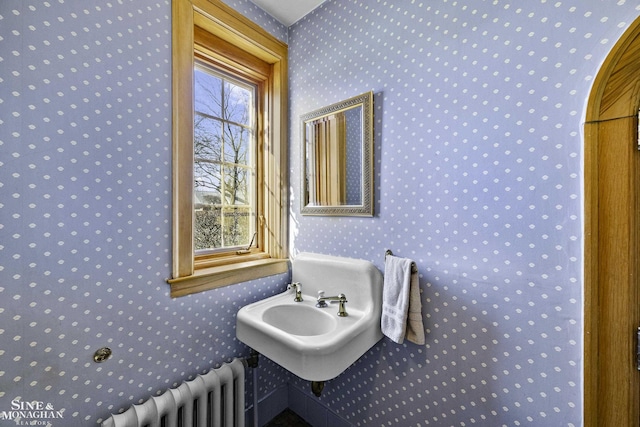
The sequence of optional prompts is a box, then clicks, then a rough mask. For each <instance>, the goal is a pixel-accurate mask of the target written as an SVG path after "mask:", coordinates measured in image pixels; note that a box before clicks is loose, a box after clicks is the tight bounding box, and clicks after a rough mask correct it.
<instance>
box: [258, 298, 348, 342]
mask: <svg viewBox="0 0 640 427" xmlns="http://www.w3.org/2000/svg"><path fill="white" fill-rule="evenodd" d="M294 304H295V305H294ZM296 319H304V321H302V322H301V321H298V320H296ZM262 320H263V321H264V322H265V323H268V324H269V325H272V326H273V327H275V328H278V329H282V330H283V331H284V332H286V333H289V334H292V335H301V336H307V337H308V336H313V335H323V334H326V333H328V332H331V331H333V330H334V329H335V328H336V323H337V322H336V319H335V318H334V317H332V316H331V315H330V314H328V313H327V312H326V311H323V310H318V309H317V308H315V307H313V306H309V305H308V304H306V305H300V304H298V303H293V304H278V305H273V306H271V307H269V308H267V309H266V310H265V311H264V313H263V314H262Z"/></svg>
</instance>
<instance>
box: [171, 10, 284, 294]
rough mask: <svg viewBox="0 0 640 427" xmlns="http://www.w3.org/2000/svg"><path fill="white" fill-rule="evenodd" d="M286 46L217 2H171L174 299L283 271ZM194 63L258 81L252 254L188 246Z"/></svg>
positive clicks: (190, 243) (189, 233)
mask: <svg viewBox="0 0 640 427" xmlns="http://www.w3.org/2000/svg"><path fill="white" fill-rule="evenodd" d="M287 50H288V48H287V45H286V44H284V43H283V42H281V41H279V40H277V39H276V38H275V37H273V36H272V35H271V34H269V33H268V32H266V31H265V30H263V29H262V28H260V27H259V26H257V25H256V24H255V23H253V22H252V21H250V20H249V19H247V18H246V17H244V16H242V15H241V14H239V13H238V12H237V11H235V10H234V9H232V8H230V7H229V6H227V5H225V4H224V3H222V2H221V1H220V0H174V1H173V2H172V59H173V63H172V73H173V75H172V83H173V87H172V98H173V100H172V107H173V122H172V123H173V135H172V137H173V151H172V156H173V157H172V158H173V166H172V169H173V170H172V174H173V182H172V183H173V190H172V193H173V195H172V202H173V222H172V228H173V253H172V255H173V263H172V278H170V279H168V282H169V283H170V285H171V296H172V297H179V296H183V295H188V294H192V293H196V292H202V291H205V290H208V289H213V288H218V287H221V286H227V285H231V284H234V283H240V282H246V281H249V280H254V279H258V278H261V277H265V276H270V275H273V274H279V273H284V272H286V271H287V270H288V267H289V264H288V259H287V252H288V248H287V238H288V224H287V220H288V217H287V215H288V205H289V203H288V196H287V191H288V174H287V170H288V167H287V166H288V165H287V131H286V129H287V126H286V118H287V78H288V76H287V55H288V53H287ZM196 59H198V60H205V61H206V62H208V63H210V64H215V65H216V66H217V67H219V68H221V69H226V70H228V71H231V72H232V73H233V74H239V75H245V76H247V77H248V78H251V79H252V80H257V81H260V82H261V83H260V84H261V85H262V86H263V89H264V90H263V91H262V92H263V95H261V94H259V98H260V100H259V102H260V103H261V111H262V118H261V119H262V120H261V122H262V123H263V125H262V126H261V127H259V129H258V131H259V132H260V134H261V138H259V143H258V150H259V151H260V152H261V155H262V161H261V164H260V171H259V173H258V174H257V183H258V199H259V200H258V205H259V210H260V213H259V225H258V228H259V229H260V232H259V233H258V245H257V249H256V248H254V249H252V250H251V251H250V253H249V254H242V255H237V254H235V253H232V254H229V253H226V254H217V255H216V254H214V255H210V256H206V257H205V256H196V254H195V250H194V245H193V180H194V175H193V117H194V93H193V91H194V81H193V80H194V77H193V74H194V73H193V70H194V65H195V61H196Z"/></svg>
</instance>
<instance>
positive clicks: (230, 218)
mask: <svg viewBox="0 0 640 427" xmlns="http://www.w3.org/2000/svg"><path fill="white" fill-rule="evenodd" d="M251 222H252V215H251V209H250V208H249V207H230V208H225V209H224V210H223V211H222V223H223V227H222V233H223V239H224V245H225V246H246V245H248V244H249V241H250V240H251V237H252V234H253V233H251Z"/></svg>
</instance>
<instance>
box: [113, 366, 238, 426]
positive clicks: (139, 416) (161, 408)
mask: <svg viewBox="0 0 640 427" xmlns="http://www.w3.org/2000/svg"><path fill="white" fill-rule="evenodd" d="M245 363H246V362H245V361H244V360H243V359H238V358H236V359H233V361H232V362H231V363H226V364H224V365H222V366H221V367H219V368H217V369H212V370H211V371H209V372H208V373H207V374H204V375H198V376H197V377H196V378H194V379H193V380H191V381H185V382H183V383H182V384H181V385H180V386H178V387H176V388H173V389H170V390H167V391H166V392H164V393H163V394H161V395H160V396H152V397H150V398H149V399H148V400H147V401H145V402H144V403H141V404H139V405H132V406H131V407H130V408H129V409H127V410H126V411H125V412H123V413H121V414H114V415H111V417H109V418H108V419H106V420H105V421H104V422H103V423H102V427H207V426H211V427H244V425H245V424H244V369H245Z"/></svg>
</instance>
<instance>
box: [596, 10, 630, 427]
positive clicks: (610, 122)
mask: <svg viewBox="0 0 640 427" xmlns="http://www.w3.org/2000/svg"><path fill="white" fill-rule="evenodd" d="M639 107H640V18H639V19H638V20H636V21H635V22H634V23H633V24H632V26H631V28H630V29H629V30H628V31H627V32H626V33H625V34H624V35H623V37H622V38H621V40H620V41H619V42H618V43H617V44H616V46H615V47H614V49H613V51H612V52H611V54H610V55H609V57H608V58H607V60H606V61H605V64H604V65H603V66H602V69H601V71H600V73H599V74H598V77H597V79H596V81H595V84H594V88H593V91H592V94H591V97H590V99H589V104H588V110H587V121H586V124H585V223H586V229H585V402H584V404H585V415H584V416H585V420H584V421H585V422H584V425H585V426H587V427H596V426H597V427H609V426H611V427H627V426H628V427H638V426H640V373H639V371H638V369H637V363H636V360H635V359H636V349H637V344H638V343H637V339H636V331H637V328H638V327H639V326H640V310H639V306H640V300H639V299H638V297H639V292H638V283H639V280H640V267H639V265H640V229H639V228H640V151H638V108H639Z"/></svg>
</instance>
